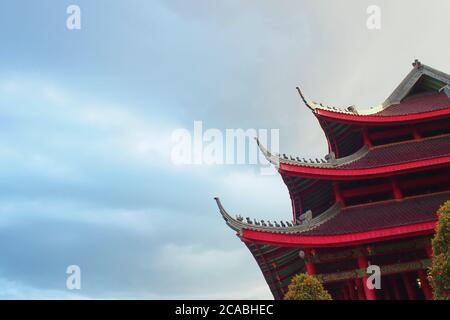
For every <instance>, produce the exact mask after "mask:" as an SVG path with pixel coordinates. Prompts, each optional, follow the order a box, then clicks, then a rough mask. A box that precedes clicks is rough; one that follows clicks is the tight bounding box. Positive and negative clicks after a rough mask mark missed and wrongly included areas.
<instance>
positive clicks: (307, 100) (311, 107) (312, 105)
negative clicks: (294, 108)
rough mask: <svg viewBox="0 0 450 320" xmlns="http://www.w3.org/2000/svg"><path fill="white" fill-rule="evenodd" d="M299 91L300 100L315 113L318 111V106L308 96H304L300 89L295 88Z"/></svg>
mask: <svg viewBox="0 0 450 320" xmlns="http://www.w3.org/2000/svg"><path fill="white" fill-rule="evenodd" d="M295 88H296V89H297V91H298V94H299V95H300V98H301V99H302V101H303V103H304V104H305V105H306V106H307V107H308V108H309V109H310V110H311V111H314V110H315V109H316V107H317V106H316V104H315V103H314V102H312V101H310V100H309V99H308V98H306V96H305V95H304V94H303V92H302V90H300V88H299V87H295Z"/></svg>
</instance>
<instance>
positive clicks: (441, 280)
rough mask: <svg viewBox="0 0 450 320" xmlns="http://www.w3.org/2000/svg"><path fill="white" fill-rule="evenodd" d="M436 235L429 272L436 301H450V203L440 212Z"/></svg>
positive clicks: (433, 241)
mask: <svg viewBox="0 0 450 320" xmlns="http://www.w3.org/2000/svg"><path fill="white" fill-rule="evenodd" d="M437 214H438V224H437V227H436V234H435V236H434V238H433V240H432V247H433V262H432V266H431V269H430V272H429V276H430V283H431V286H432V287H433V296H434V299H436V300H450V254H449V246H450V201H447V202H445V203H444V204H443V205H442V207H440V208H439V210H438V212H437Z"/></svg>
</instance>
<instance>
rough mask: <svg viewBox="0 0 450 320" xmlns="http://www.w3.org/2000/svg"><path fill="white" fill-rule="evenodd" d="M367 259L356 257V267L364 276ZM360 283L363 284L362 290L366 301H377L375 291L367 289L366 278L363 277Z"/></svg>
mask: <svg viewBox="0 0 450 320" xmlns="http://www.w3.org/2000/svg"><path fill="white" fill-rule="evenodd" d="M367 266H368V264H367V259H366V257H365V256H359V257H358V267H359V268H360V269H363V272H364V274H366V270H367ZM362 282H363V288H364V292H365V294H366V299H367V300H377V296H376V294H375V289H369V288H368V287H367V276H364V277H363V278H362Z"/></svg>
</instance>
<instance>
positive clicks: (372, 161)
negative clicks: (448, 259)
mask: <svg viewBox="0 0 450 320" xmlns="http://www.w3.org/2000/svg"><path fill="white" fill-rule="evenodd" d="M413 66H414V68H413V69H412V71H411V72H410V73H409V74H408V75H407V76H406V78H405V79H404V80H403V81H402V82H401V83H400V85H399V86H398V87H397V88H396V89H395V90H394V92H393V93H392V94H391V95H390V96H389V97H388V99H386V101H385V102H383V103H382V104H380V105H379V106H376V107H373V108H370V109H367V110H359V109H358V108H356V107H354V106H351V107H348V108H345V109H339V108H335V107H328V106H325V105H323V104H320V103H317V102H314V101H311V100H309V99H308V98H306V97H305V96H304V95H303V93H302V92H301V91H300V90H299V89H298V91H299V93H300V96H301V98H302V100H303V101H304V102H305V104H306V105H307V106H308V107H309V108H310V109H311V111H312V112H313V114H314V115H315V116H316V118H317V119H318V121H319V123H320V125H321V127H322V128H323V130H324V133H325V135H326V138H327V141H328V147H329V154H328V155H326V156H325V157H324V158H323V159H313V160H311V159H310V160H306V159H302V158H300V157H297V156H291V155H289V156H288V155H285V154H283V155H278V154H272V153H271V152H270V151H268V150H266V149H265V148H264V146H262V145H260V149H261V151H262V152H263V154H264V155H265V157H266V158H267V159H268V160H269V161H270V162H271V163H273V164H274V165H275V166H276V167H277V169H278V171H279V173H280V175H281V177H282V179H283V180H284V182H285V184H286V186H287V188H288V190H289V194H290V197H291V200H292V209H293V220H292V221H290V222H270V221H257V220H252V219H249V218H246V219H243V218H242V217H239V216H238V217H237V218H233V217H232V216H231V215H230V214H228V213H227V211H226V210H225V209H224V207H223V206H222V204H221V203H220V200H219V199H216V201H217V204H218V206H219V209H220V212H221V214H222V216H223V218H224V219H225V221H226V222H227V224H228V225H229V226H230V227H231V228H232V229H234V230H236V231H237V232H238V235H239V237H240V238H241V239H242V240H243V241H244V242H245V243H246V244H247V246H248V247H249V249H250V251H251V252H252V253H253V255H254V256H255V258H256V259H257V261H258V263H259V265H260V267H261V269H262V271H263V273H264V274H265V276H266V280H267V282H268V283H269V285H270V286H271V289H272V292H273V293H274V295H275V297H280V294H281V293H282V292H283V291H282V290H281V293H280V287H279V286H280V284H279V283H280V281H281V283H283V280H284V279H286V280H288V279H289V275H292V272H295V271H296V270H297V269H298V270H300V269H301V268H302V266H301V265H299V264H298V263H296V262H295V261H296V260H298V259H296V258H295V257H294V256H296V254H295V252H298V250H297V251H295V250H291V249H289V248H290V247H302V248H308V247H310V248H313V247H314V248H318V247H336V246H348V245H355V244H361V243H369V242H374V241H384V240H390V239H396V238H404V237H408V236H414V235H420V234H429V233H431V232H433V229H434V226H435V223H436V216H435V212H436V210H437V209H438V207H439V206H440V205H441V204H442V203H443V202H444V201H445V200H447V199H449V198H450V87H449V84H450V76H449V75H447V74H445V73H443V72H440V71H438V70H435V69H433V68H431V67H428V66H426V65H423V64H421V63H420V62H418V61H417V60H416V61H415V62H414V63H413ZM258 144H259V143H258ZM294 262H295V263H294ZM273 263H274V264H275V265H276V266H277V268H276V270H277V273H276V276H277V277H278V278H277V279H275V280H274V277H275V275H274V272H273V270H274V267H273V265H272V264H273ZM283 266H284V267H283ZM280 268H281V269H280ZM271 270H272V271H271ZM283 270H284V272H286V270H289V271H288V272H287V273H286V275H285V276H284V278H283V276H281V280H280V274H279V272H281V274H283ZM298 270H297V271H298ZM276 282H277V283H278V289H277V288H275V287H274V283H276ZM283 285H285V283H284V284H283Z"/></svg>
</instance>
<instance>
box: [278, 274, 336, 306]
mask: <svg viewBox="0 0 450 320" xmlns="http://www.w3.org/2000/svg"><path fill="white" fill-rule="evenodd" d="M284 300H331V295H330V294H329V293H328V292H327V291H326V290H325V288H324V287H323V285H322V283H321V282H320V281H319V279H317V278H315V277H313V276H310V275H308V274H305V273H301V274H298V275H296V276H294V277H293V278H292V280H291V283H290V284H289V286H288V292H287V293H286V295H285V296H284Z"/></svg>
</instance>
